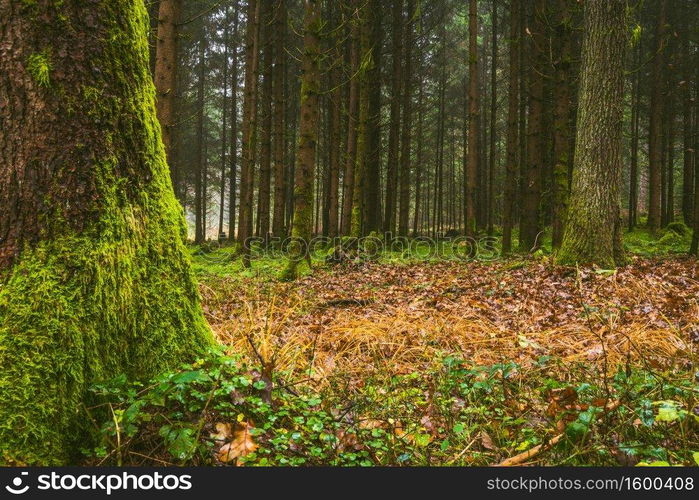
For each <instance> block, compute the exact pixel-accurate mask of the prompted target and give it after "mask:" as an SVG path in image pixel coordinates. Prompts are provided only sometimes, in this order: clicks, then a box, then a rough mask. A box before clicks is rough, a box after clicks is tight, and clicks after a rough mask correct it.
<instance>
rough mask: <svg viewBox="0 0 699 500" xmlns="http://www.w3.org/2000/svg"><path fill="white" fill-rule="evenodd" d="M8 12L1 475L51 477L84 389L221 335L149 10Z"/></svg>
mask: <svg viewBox="0 0 699 500" xmlns="http://www.w3.org/2000/svg"><path fill="white" fill-rule="evenodd" d="M0 12H2V13H3V15H2V18H0V47H1V48H0V53H1V54H2V55H1V57H0V129H1V130H2V133H0V366H2V372H1V374H0V401H2V403H1V404H0V464H22V463H27V464H57V463H64V462H66V461H68V460H69V459H70V457H71V454H72V452H73V451H74V450H75V449H76V448H77V445H78V444H80V445H81V446H85V445H86V437H85V432H84V430H85V428H86V427H89V425H90V424H88V422H89V419H88V416H87V414H86V411H85V403H86V394H87V388H88V386H89V385H90V384H92V383H94V382H97V381H100V380H105V379H109V378H111V377H114V376H116V375H117V374H120V373H125V374H127V375H128V376H129V377H146V376H150V375H153V374H154V373H156V372H158V371H161V370H163V369H166V368H167V367H172V366H176V365H177V364H178V363H180V362H182V361H183V360H186V359H188V358H191V357H192V356H194V355H196V353H198V352H201V351H202V350H203V349H204V348H205V347H206V346H207V345H209V344H210V343H211V337H210V333H209V331H208V328H207V326H206V324H205V321H204V318H203V315H202V311H201V308H200V305H199V299H198V294H197V288H196V284H195V281H194V278H193V275H192V272H191V269H190V264H189V260H188V255H187V252H186V249H185V247H184V245H183V242H182V239H183V236H184V234H185V225H184V218H183V215H182V211H181V208H180V206H179V204H178V202H177V200H176V199H175V196H174V194H173V191H172V184H171V182H170V177H169V174H168V167H167V163H166V161H165V151H164V149H163V144H162V140H161V134H160V127H159V125H158V121H157V118H156V112H155V90H154V86H153V82H152V79H151V75H150V72H149V65H148V57H149V50H148V44H147V30H148V16H147V12H146V9H145V7H144V4H143V2H142V1H140V0H102V1H100V2H96V1H95V2H87V3H86V2H55V1H50V0H36V1H33V2H17V1H15V0H0ZM78 441H79V443H78Z"/></svg>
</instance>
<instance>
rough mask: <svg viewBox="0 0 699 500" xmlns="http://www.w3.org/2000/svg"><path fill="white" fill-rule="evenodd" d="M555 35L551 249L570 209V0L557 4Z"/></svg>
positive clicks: (559, 237)
mask: <svg viewBox="0 0 699 500" xmlns="http://www.w3.org/2000/svg"><path fill="white" fill-rule="evenodd" d="M556 15H557V19H556V32H555V37H554V40H555V47H554V51H555V61H554V71H555V82H556V83H555V85H554V87H553V95H554V100H555V104H554V110H553V113H554V117H553V155H554V165H553V183H552V186H551V188H552V189H551V190H552V198H553V199H552V203H551V208H552V212H553V213H552V231H551V245H552V247H553V248H554V249H558V248H560V246H561V242H562V241H563V225H564V222H565V217H566V210H567V208H568V171H569V169H570V160H571V159H570V135H571V131H570V106H571V97H570V88H571V82H570V80H571V76H572V75H571V64H572V57H573V56H572V47H571V45H572V41H571V37H572V20H571V15H572V13H571V2H570V0H558V2H557V5H556Z"/></svg>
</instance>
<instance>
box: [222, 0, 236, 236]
mask: <svg viewBox="0 0 699 500" xmlns="http://www.w3.org/2000/svg"><path fill="white" fill-rule="evenodd" d="M223 22H224V28H223V75H222V76H223V99H222V106H221V114H222V117H221V118H222V120H221V122H222V123H221V182H220V188H221V192H220V196H219V207H218V236H219V238H220V237H221V236H222V235H223V232H224V231H223V216H224V214H225V211H226V177H227V175H226V174H227V173H228V64H229V62H230V61H229V60H228V45H229V25H230V19H229V12H228V5H226V8H225V15H224V20H223ZM234 91H235V86H234Z"/></svg>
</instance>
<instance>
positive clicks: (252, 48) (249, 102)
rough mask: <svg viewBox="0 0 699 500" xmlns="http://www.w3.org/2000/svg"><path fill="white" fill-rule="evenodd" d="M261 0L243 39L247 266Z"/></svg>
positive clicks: (241, 233) (242, 231)
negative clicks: (244, 39)
mask: <svg viewBox="0 0 699 500" xmlns="http://www.w3.org/2000/svg"><path fill="white" fill-rule="evenodd" d="M262 3H263V0H250V2H249V3H248V10H247V17H248V26H247V33H246V41H245V90H244V97H243V123H242V136H243V137H242V142H241V157H242V162H241V168H240V210H239V212H238V219H239V221H238V242H239V243H240V244H242V245H243V264H244V265H245V266H249V265H250V260H249V255H250V252H249V251H250V249H249V247H248V244H247V243H248V241H247V240H248V238H250V237H251V236H252V228H253V225H252V223H253V214H252V199H253V185H254V171H253V170H254V168H255V162H256V158H257V104H258V103H257V86H258V72H259V61H260V47H259V46H260V7H261V4H262Z"/></svg>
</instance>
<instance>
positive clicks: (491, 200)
mask: <svg viewBox="0 0 699 500" xmlns="http://www.w3.org/2000/svg"><path fill="white" fill-rule="evenodd" d="M497 5H498V4H497V1H496V0H493V10H492V13H491V15H492V23H493V26H492V37H493V38H492V47H491V67H490V139H489V145H490V149H489V151H490V153H489V158H488V161H489V163H488V206H487V209H486V210H487V212H486V220H487V231H488V236H489V237H492V236H493V232H494V228H493V219H494V218H495V214H494V213H493V212H494V211H495V196H494V195H495V189H494V185H493V184H494V181H495V168H496V165H497V148H496V142H497V138H496V137H495V132H496V130H495V129H496V124H497V100H498V92H497V70H498V8H497Z"/></svg>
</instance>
